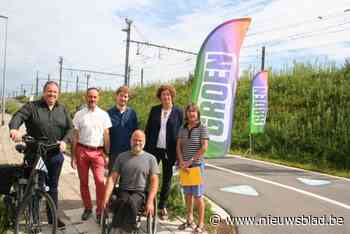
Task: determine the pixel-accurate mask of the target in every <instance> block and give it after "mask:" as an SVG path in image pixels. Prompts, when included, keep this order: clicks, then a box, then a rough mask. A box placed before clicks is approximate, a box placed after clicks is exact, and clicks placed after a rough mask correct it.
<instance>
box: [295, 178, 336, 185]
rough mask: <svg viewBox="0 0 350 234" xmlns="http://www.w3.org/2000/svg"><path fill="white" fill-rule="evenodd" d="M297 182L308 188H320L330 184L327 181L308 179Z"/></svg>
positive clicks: (300, 179)
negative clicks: (308, 186)
mask: <svg viewBox="0 0 350 234" xmlns="http://www.w3.org/2000/svg"><path fill="white" fill-rule="evenodd" d="M297 180H299V181H300V182H302V183H304V184H307V185H310V186H322V185H326V184H330V183H331V182H330V181H328V180H315V179H308V178H297Z"/></svg>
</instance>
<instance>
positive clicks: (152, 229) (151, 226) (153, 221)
mask: <svg viewBox="0 0 350 234" xmlns="http://www.w3.org/2000/svg"><path fill="white" fill-rule="evenodd" d="M117 194H118V188H114V189H113V193H112V195H111V198H110V201H109V203H108V205H107V209H106V211H105V212H103V217H102V220H101V225H102V234H112V231H113V223H112V222H113V210H112V209H111V208H112V204H113V202H115V201H116V200H117ZM145 201H147V193H146V199H145ZM153 204H154V214H153V215H150V214H148V215H147V217H146V223H147V224H146V229H147V230H146V233H148V234H155V233H157V223H158V218H157V197H155V199H154V201H153ZM144 207H145V202H144V204H143V205H142V207H141V209H140V210H139V211H138V214H137V218H136V223H137V230H135V231H133V232H132V234H139V233H143V231H141V221H142V220H141V219H142V217H144Z"/></svg>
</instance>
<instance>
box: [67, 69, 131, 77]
mask: <svg viewBox="0 0 350 234" xmlns="http://www.w3.org/2000/svg"><path fill="white" fill-rule="evenodd" d="M62 70H66V71H78V72H86V73H94V74H101V75H109V76H120V77H124V75H122V74H118V73H111V72H101V71H94V70H86V69H76V68H66V67H63V68H62Z"/></svg>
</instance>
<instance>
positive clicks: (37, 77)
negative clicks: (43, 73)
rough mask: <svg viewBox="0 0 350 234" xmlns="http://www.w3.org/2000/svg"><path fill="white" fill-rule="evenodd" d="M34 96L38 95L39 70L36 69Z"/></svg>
mask: <svg viewBox="0 0 350 234" xmlns="http://www.w3.org/2000/svg"><path fill="white" fill-rule="evenodd" d="M35 96H36V97H38V96H39V71H36V82H35Z"/></svg>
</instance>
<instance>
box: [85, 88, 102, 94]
mask: <svg viewBox="0 0 350 234" xmlns="http://www.w3.org/2000/svg"><path fill="white" fill-rule="evenodd" d="M91 90H96V91H97V92H98V93H100V89H99V88H96V87H90V88H88V89H87V90H86V94H87V93H88V92H90V91H91Z"/></svg>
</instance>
